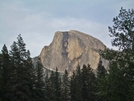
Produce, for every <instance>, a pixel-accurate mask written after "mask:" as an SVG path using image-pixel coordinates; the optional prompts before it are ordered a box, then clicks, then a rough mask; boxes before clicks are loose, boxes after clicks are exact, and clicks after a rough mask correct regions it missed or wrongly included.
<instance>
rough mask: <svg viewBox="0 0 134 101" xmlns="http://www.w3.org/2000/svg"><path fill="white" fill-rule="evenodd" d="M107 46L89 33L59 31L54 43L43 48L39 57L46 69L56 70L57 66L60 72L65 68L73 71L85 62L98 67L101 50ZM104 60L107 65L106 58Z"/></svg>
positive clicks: (94, 67) (92, 66)
mask: <svg viewBox="0 0 134 101" xmlns="http://www.w3.org/2000/svg"><path fill="white" fill-rule="evenodd" d="M105 48H106V46H105V45H104V44H103V43H102V42H101V41H100V40H98V39H96V38H94V37H92V36H90V35H88V34H85V33H82V32H79V31H76V30H70V31H65V32H60V31H58V32H56V33H55V36H54V39H53V41H52V43H51V44H50V45H49V46H45V47H44V48H43V49H42V51H41V53H40V55H39V58H40V61H41V63H42V65H43V67H44V68H45V69H49V70H55V68H56V67H57V68H58V71H59V72H64V70H65V69H66V70H68V71H69V72H71V71H73V70H75V69H76V67H77V66H78V65H80V66H82V65H83V64H86V65H87V64H90V66H91V68H93V69H96V68H97V66H98V63H99V61H100V55H99V50H104V49H105ZM102 62H103V65H107V61H106V60H104V59H103V61H102ZM106 67H107V66H106Z"/></svg>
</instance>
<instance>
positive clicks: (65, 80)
mask: <svg viewBox="0 0 134 101" xmlns="http://www.w3.org/2000/svg"><path fill="white" fill-rule="evenodd" d="M69 87H70V81H69V76H68V72H67V70H65V72H64V75H63V80H62V101H68V100H69V99H70V96H69V93H70V90H69Z"/></svg>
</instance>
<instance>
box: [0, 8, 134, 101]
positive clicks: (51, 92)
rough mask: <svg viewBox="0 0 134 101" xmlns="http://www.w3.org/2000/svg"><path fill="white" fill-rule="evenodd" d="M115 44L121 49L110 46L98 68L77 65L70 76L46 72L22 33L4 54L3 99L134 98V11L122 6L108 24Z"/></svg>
mask: <svg viewBox="0 0 134 101" xmlns="http://www.w3.org/2000/svg"><path fill="white" fill-rule="evenodd" d="M108 29H109V32H110V37H111V38H112V42H111V44H112V45H113V46H115V47H117V48H118V50H113V49H108V48H107V49H106V50H105V51H100V55H101V56H102V57H103V58H105V59H107V60H108V61H109V68H108V69H105V67H104V66H103V65H102V61H100V62H99V64H98V68H97V69H96V70H95V71H94V70H93V69H92V68H91V67H90V64H83V67H80V66H77V69H76V70H75V71H73V73H72V75H71V76H69V73H68V71H67V70H65V72H64V74H63V75H62V76H61V74H60V73H59V72H58V69H57V68H55V72H54V71H52V72H51V74H50V75H48V74H44V72H43V68H42V64H41V63H40V59H38V62H37V65H36V67H35V66H33V64H32V58H31V57H30V51H29V50H27V49H26V44H25V43H24V40H23V38H22V37H21V35H18V37H17V41H14V42H13V44H12V45H11V49H10V50H8V49H7V47H6V45H4V46H3V48H2V50H1V53H0V101H134V10H133V9H128V10H126V9H124V8H121V9H120V12H119V15H118V16H116V17H115V18H113V26H112V27H108Z"/></svg>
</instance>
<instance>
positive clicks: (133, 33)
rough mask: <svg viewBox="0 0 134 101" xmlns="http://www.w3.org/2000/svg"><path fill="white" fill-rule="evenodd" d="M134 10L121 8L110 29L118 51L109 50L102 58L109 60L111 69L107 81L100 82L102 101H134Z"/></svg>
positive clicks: (99, 93)
mask: <svg viewBox="0 0 134 101" xmlns="http://www.w3.org/2000/svg"><path fill="white" fill-rule="evenodd" d="M133 19H134V10H133V9H132V10H130V9H129V10H128V11H127V10H126V9H123V8H121V10H120V12H119V15H118V16H116V17H115V18H113V22H114V25H113V26H112V27H109V31H110V33H111V34H110V36H111V37H113V40H112V45H113V46H116V47H118V49H119V50H118V51H114V50H109V49H107V50H106V51H105V52H104V53H103V54H102V56H103V57H104V58H106V59H107V60H109V62H110V68H109V71H108V73H107V75H106V79H105V81H104V79H102V80H100V81H99V87H98V92H97V94H98V96H100V97H101V98H103V100H102V101H113V100H114V101H133V100H134V96H133V95H134V77H133V74H134V67H133V66H134V61H133V59H134V57H133V56H134V20H133Z"/></svg>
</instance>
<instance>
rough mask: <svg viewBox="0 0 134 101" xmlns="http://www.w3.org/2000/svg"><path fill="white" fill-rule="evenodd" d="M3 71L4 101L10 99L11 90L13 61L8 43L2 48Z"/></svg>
mask: <svg viewBox="0 0 134 101" xmlns="http://www.w3.org/2000/svg"><path fill="white" fill-rule="evenodd" d="M1 73H2V89H1V90H2V101H10V99H11V96H10V90H11V73H12V70H11V61H10V56H9V53H8V49H7V47H6V45H4V46H3V48H2V56H1Z"/></svg>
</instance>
